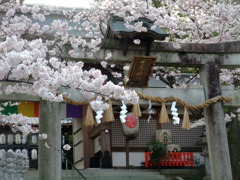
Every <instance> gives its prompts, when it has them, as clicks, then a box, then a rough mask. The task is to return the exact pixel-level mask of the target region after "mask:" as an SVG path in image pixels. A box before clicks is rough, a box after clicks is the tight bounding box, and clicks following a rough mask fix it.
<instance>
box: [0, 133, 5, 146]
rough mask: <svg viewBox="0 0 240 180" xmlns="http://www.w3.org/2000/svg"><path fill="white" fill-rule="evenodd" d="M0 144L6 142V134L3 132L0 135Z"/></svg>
mask: <svg viewBox="0 0 240 180" xmlns="http://www.w3.org/2000/svg"><path fill="white" fill-rule="evenodd" d="M0 144H6V135H5V134H1V135H0Z"/></svg>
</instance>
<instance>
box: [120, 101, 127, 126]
mask: <svg viewBox="0 0 240 180" xmlns="http://www.w3.org/2000/svg"><path fill="white" fill-rule="evenodd" d="M121 109H122V110H121V111H120V120H121V122H122V123H125V122H126V119H125V118H126V117H127V115H126V113H127V112H128V111H127V106H126V105H125V103H124V101H122V106H121Z"/></svg>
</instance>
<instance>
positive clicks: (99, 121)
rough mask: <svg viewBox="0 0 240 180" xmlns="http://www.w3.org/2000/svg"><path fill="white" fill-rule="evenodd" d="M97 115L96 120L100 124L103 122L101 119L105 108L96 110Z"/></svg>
mask: <svg viewBox="0 0 240 180" xmlns="http://www.w3.org/2000/svg"><path fill="white" fill-rule="evenodd" d="M96 114H97V115H96V116H95V118H96V122H97V123H98V124H100V123H101V119H102V117H103V110H102V109H100V110H98V111H97V112H96Z"/></svg>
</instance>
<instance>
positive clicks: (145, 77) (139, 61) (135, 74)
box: [127, 56, 157, 87]
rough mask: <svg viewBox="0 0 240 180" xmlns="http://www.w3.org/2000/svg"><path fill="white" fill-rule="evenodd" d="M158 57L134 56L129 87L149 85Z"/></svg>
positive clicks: (129, 76)
mask: <svg viewBox="0 0 240 180" xmlns="http://www.w3.org/2000/svg"><path fill="white" fill-rule="evenodd" d="M156 59H157V58H156V57H149V56H134V57H133V61H132V64H131V68H130V71H129V75H128V78H129V81H128V82H127V86H129V87H147V86H148V81H149V77H150V75H151V73H152V68H153V65H154V63H155V61H156Z"/></svg>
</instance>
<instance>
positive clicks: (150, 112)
mask: <svg viewBox="0 0 240 180" xmlns="http://www.w3.org/2000/svg"><path fill="white" fill-rule="evenodd" d="M148 104H149V106H148V123H149V122H150V120H152V115H151V114H153V113H154V112H153V110H152V102H151V100H148Z"/></svg>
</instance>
